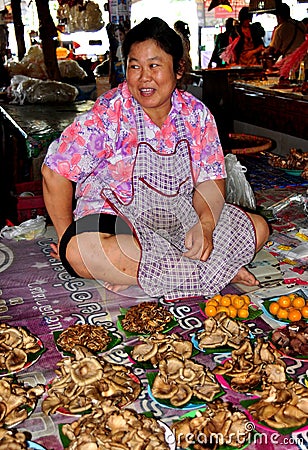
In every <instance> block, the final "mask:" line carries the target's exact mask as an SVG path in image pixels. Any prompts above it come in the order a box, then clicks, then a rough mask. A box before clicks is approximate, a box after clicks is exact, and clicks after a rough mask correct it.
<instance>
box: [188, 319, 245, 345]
mask: <svg viewBox="0 0 308 450" xmlns="http://www.w3.org/2000/svg"><path fill="white" fill-rule="evenodd" d="M203 326H204V330H202V331H200V332H199V333H197V335H196V338H197V341H198V346H199V348H200V349H205V348H218V347H226V346H228V347H233V348H239V347H240V345H241V343H242V342H243V341H244V340H245V338H246V337H247V336H248V335H249V328H248V326H247V325H245V324H244V323H243V322H240V321H238V320H235V319H232V318H231V317H229V316H228V315H227V314H226V313H225V312H219V313H218V314H216V316H214V317H208V318H207V319H206V320H205V321H204V323H203Z"/></svg>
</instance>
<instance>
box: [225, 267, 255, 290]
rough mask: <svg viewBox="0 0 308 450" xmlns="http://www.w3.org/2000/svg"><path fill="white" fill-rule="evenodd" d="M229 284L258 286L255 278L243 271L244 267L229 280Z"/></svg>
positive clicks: (245, 270)
mask: <svg viewBox="0 0 308 450" xmlns="http://www.w3.org/2000/svg"><path fill="white" fill-rule="evenodd" d="M231 283H241V284H244V285H245V286H258V285H259V284H260V282H259V281H258V280H257V279H256V277H255V276H254V275H253V274H252V273H251V272H249V271H248V270H247V269H245V267H242V268H241V269H240V270H239V271H238V273H237V275H235V277H234V278H233V280H231Z"/></svg>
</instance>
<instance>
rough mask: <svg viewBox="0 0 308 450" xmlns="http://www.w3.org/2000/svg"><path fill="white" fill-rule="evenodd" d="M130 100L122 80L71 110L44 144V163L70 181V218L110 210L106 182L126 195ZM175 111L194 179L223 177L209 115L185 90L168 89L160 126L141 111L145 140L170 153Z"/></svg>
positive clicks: (132, 139)
mask: <svg viewBox="0 0 308 450" xmlns="http://www.w3.org/2000/svg"><path fill="white" fill-rule="evenodd" d="M134 104H135V100H134V98H133V97H132V95H131V94H130V91H129V89H128V87H127V83H126V82H124V83H122V84H120V85H119V86H118V87H117V88H114V89H112V90H110V91H108V92H107V93H105V94H103V95H102V96H100V97H98V99H97V100H96V102H95V104H94V105H93V107H92V108H91V109H90V110H89V111H87V112H86V113H83V114H81V115H79V116H77V117H76V119H75V121H74V122H73V123H72V124H71V125H69V126H68V127H67V128H66V129H65V130H64V131H63V133H62V135H61V136H60V138H59V139H57V140H56V141H54V142H53V143H52V144H51V145H50V146H49V149H48V152H47V155H46V157H45V161H44V163H45V164H46V165H47V166H48V167H49V168H50V169H52V170H53V171H55V172H56V173H58V174H59V175H62V176H64V177H65V178H67V179H69V180H71V181H73V182H74V183H76V191H75V195H76V199H77V203H76V209H75V211H74V216H75V219H78V218H80V217H83V216H85V215H88V214H96V213H107V214H115V212H114V210H113V209H112V207H111V206H110V204H109V203H108V202H107V201H105V200H104V198H103V197H102V195H101V191H102V188H103V186H106V184H107V185H108V186H109V187H111V188H112V189H113V190H114V191H115V193H116V194H117V195H118V196H119V198H120V199H121V200H122V201H123V202H124V203H128V202H129V201H130V199H131V196H132V182H131V175H132V170H133V165H134V159H135V155H136V149H137V145H138V136H137V128H136V115H135V114H136V112H135V106H134ZM177 114H181V116H182V118H183V120H184V124H185V128H186V139H187V140H188V143H189V146H190V154H191V167H192V172H193V179H194V181H195V183H196V184H198V183H200V182H203V181H205V180H215V179H220V178H225V177H226V171H225V164H224V155H223V151H222V148H221V144H220V140H219V136H218V132H217V127H216V124H215V121H214V118H213V116H212V114H211V113H210V111H209V110H208V108H207V107H206V106H205V105H204V104H203V103H202V102H201V101H200V100H198V99H197V98H195V97H194V96H193V95H191V94H190V93H188V92H183V91H179V90H177V89H176V90H175V91H174V92H173V94H172V107H171V110H170V112H169V115H168V117H167V119H166V121H165V123H164V124H163V126H162V127H161V128H159V127H158V126H157V125H155V124H154V123H153V122H152V121H151V119H150V118H149V117H148V116H147V114H146V113H144V123H145V129H146V138H147V143H148V144H149V145H151V146H152V147H153V148H155V149H156V151H159V152H161V153H163V154H168V153H171V152H172V151H173V150H174V148H175V145H176V143H177V141H178V135H177V129H176V127H175V117H176V115H177Z"/></svg>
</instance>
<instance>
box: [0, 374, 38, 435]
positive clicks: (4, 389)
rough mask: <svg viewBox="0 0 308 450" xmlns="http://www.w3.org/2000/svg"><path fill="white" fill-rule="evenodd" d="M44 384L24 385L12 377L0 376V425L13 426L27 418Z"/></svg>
mask: <svg viewBox="0 0 308 450" xmlns="http://www.w3.org/2000/svg"><path fill="white" fill-rule="evenodd" d="M44 390H45V386H44V385H41V384H38V385H36V386H34V387H32V386H25V385H24V384H23V383H22V382H21V381H18V380H17V379H15V378H13V377H3V378H0V427H3V426H8V427H10V426H14V425H16V424H18V423H20V422H22V421H24V420H26V419H27V418H28V414H29V411H31V410H33V409H34V408H35V406H36V403H37V400H38V398H39V397H41V396H42V395H43V393H44Z"/></svg>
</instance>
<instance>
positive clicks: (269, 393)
mask: <svg viewBox="0 0 308 450" xmlns="http://www.w3.org/2000/svg"><path fill="white" fill-rule="evenodd" d="M260 396H261V398H260V399H259V400H256V402H254V403H253V404H252V405H250V406H248V410H249V412H250V414H251V415H252V417H253V418H254V419H255V420H257V421H258V422H265V423H266V424H267V425H268V426H270V427H272V428H277V429H280V428H292V427H295V428H299V427H302V426H303V425H304V424H305V423H307V421H308V389H307V388H306V387H305V386H303V385H301V384H299V383H297V382H295V381H285V382H283V383H272V384H269V385H268V386H267V387H265V388H264V389H263V390H262V391H261V392H260Z"/></svg>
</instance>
